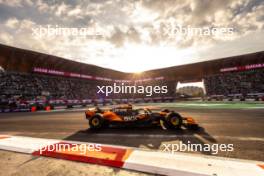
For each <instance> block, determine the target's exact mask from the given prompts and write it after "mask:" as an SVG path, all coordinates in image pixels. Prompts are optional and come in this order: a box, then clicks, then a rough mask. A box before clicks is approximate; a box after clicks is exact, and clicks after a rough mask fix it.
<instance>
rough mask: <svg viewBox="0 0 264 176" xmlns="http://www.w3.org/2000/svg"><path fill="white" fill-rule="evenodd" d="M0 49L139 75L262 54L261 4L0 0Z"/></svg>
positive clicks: (256, 0)
mask: <svg viewBox="0 0 264 176" xmlns="http://www.w3.org/2000/svg"><path fill="white" fill-rule="evenodd" d="M54 31H57V33H56V32H54ZM73 31H74V32H73ZM186 31H187V32H186ZM52 32H53V33H52ZM0 43H2V44H7V45H11V46H15V47H19V48H24V49H30V50H35V51H39V52H43V53H48V54H52V55H57V56H61V57H65V58H67V59H72V60H76V61H80V62H84V63H89V64H94V65H98V66H102V67H107V68H111V69H115V70H120V71H124V72H139V71H143V70H149V69H155V68H162V67H168V66H174V65H182V64H187V63H193V62H199V61H204V60H210V59H217V58H221V57H227V56H233V55H239V54H245V53H251V52H256V51H263V50H264V1H263V0H185V1H182V0H123V1H122V0H83V1H81V0H76V1H71V0H69V1H59V0H49V1H48V0H47V1H45V0H36V1H33V0H0Z"/></svg>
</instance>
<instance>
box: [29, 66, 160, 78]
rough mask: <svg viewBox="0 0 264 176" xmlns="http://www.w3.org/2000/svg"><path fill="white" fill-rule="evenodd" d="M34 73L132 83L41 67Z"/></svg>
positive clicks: (34, 69)
mask: <svg viewBox="0 0 264 176" xmlns="http://www.w3.org/2000/svg"><path fill="white" fill-rule="evenodd" d="M33 72H35V73H43V74H49V75H57V76H65V77H72V78H82V79H89V80H100V81H114V82H132V81H131V80H113V79H111V78H105V77H99V76H91V75H85V74H79V73H72V72H64V71H58V70H54V69H47V68H39V67H34V68H33ZM163 79H164V77H162V76H160V77H155V78H144V79H140V80H134V81H135V82H146V81H152V80H163Z"/></svg>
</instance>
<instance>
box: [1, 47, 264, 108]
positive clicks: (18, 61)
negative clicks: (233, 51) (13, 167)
mask: <svg viewBox="0 0 264 176" xmlns="http://www.w3.org/2000/svg"><path fill="white" fill-rule="evenodd" d="M0 66H1V68H2V69H1V71H0V79H1V82H0V96H1V102H0V103H1V108H2V109H3V108H6V107H8V108H10V107H13V108H17V107H18V106H31V105H32V104H38V106H40V107H44V106H46V105H52V106H54V105H58V104H59V105H61V104H64V105H65V104H66V105H67V106H72V105H75V104H76V105H86V104H89V103H98V102H101V103H105V102H141V101H143V102H148V101H172V100H174V99H175V96H176V93H175V91H176V86H177V82H179V81H180V82H193V81H203V82H204V84H205V89H206V93H207V96H208V97H209V99H211V98H215V97H217V99H218V98H219V97H222V99H223V97H229V99H230V97H231V99H232V98H233V97H235V96H236V97H239V98H240V99H245V98H246V97H253V98H254V99H255V100H260V99H261V98H262V97H263V95H264V52H258V53H253V54H247V55H242V56H235V57H229V58H223V59H217V60H213V61H206V62H200V63H194V64H188V65H183V66H174V67H170V68H164V69H157V70H151V71H146V72H144V73H142V74H140V75H136V74H132V73H123V72H119V71H114V70H110V69H106V68H102V67H98V66H94V65H89V64H84V63H79V62H75V61H70V60H67V59H64V58H59V57H56V56H51V55H47V54H43V53H38V52H33V51H29V50H23V49H19V48H14V47H10V46H6V45H0ZM113 82H115V83H117V84H121V83H122V82H125V83H127V84H130V85H135V84H137V85H143V86H147V85H167V86H168V93H166V94H155V95H152V96H151V97H146V95H145V94H115V95H111V96H109V97H105V96H104V95H101V94H97V87H96V86H98V85H111V84H113Z"/></svg>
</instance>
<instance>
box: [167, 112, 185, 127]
mask: <svg viewBox="0 0 264 176" xmlns="http://www.w3.org/2000/svg"><path fill="white" fill-rule="evenodd" d="M164 122H165V124H164V125H165V126H166V128H168V129H180V128H181V126H182V117H181V116H180V115H179V114H178V113H173V112H172V113H169V114H168V115H167V116H166V118H165V121H164Z"/></svg>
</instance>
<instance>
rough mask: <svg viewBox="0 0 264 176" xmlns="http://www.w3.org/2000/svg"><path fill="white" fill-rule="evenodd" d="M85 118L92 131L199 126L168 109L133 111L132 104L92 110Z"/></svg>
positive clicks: (88, 111) (191, 127)
mask: <svg viewBox="0 0 264 176" xmlns="http://www.w3.org/2000/svg"><path fill="white" fill-rule="evenodd" d="M85 116H86V119H87V120H88V121H89V126H90V129H101V128H105V127H108V126H109V125H118V126H119V125H121V126H132V125H135V126H147V125H159V126H161V127H162V128H166V129H179V128H181V126H184V127H186V128H188V129H198V124H197V123H196V122H195V121H194V119H193V118H191V117H182V116H181V115H180V114H178V113H177V112H174V111H170V110H168V109H165V110H163V111H159V112H152V111H151V110H150V109H148V108H139V109H133V107H132V105H130V104H128V105H122V106H118V107H115V108H112V109H108V110H102V109H100V108H98V107H96V108H92V109H89V110H87V111H86V112H85Z"/></svg>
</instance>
